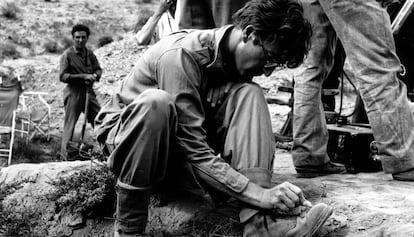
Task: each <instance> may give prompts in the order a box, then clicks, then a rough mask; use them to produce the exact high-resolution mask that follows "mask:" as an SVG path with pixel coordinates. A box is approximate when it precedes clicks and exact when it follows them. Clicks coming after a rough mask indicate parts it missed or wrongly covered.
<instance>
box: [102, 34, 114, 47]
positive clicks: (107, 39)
mask: <svg viewBox="0 0 414 237" xmlns="http://www.w3.org/2000/svg"><path fill="white" fill-rule="evenodd" d="M112 42H114V39H113V38H112V37H111V36H108V35H104V36H102V37H100V38H99V39H98V48H100V47H102V46H104V45H107V44H110V43H112Z"/></svg>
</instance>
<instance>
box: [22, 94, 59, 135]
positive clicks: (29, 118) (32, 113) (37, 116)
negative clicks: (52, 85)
mask: <svg viewBox="0 0 414 237" xmlns="http://www.w3.org/2000/svg"><path fill="white" fill-rule="evenodd" d="M45 95H47V93H46V92H38V91H24V92H23V93H22V94H21V95H20V105H21V107H20V109H19V111H18V112H17V118H19V120H20V122H21V128H20V132H22V133H27V134H28V136H27V140H26V142H28V140H29V139H30V138H33V136H34V135H35V134H36V132H38V133H40V134H42V135H43V136H45V137H46V139H47V140H49V138H50V114H51V107H50V105H49V104H48V103H47V102H46V100H45V99H44V97H43V96H45ZM45 124H46V126H47V127H46V128H44V127H43V125H45ZM29 137H30V138H29Z"/></svg>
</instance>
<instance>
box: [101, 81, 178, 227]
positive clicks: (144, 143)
mask: <svg viewBox="0 0 414 237" xmlns="http://www.w3.org/2000/svg"><path fill="white" fill-rule="evenodd" d="M176 117H177V115H176V110H175V105H174V101H173V99H172V97H171V96H170V95H169V94H168V93H167V92H165V91H162V90H156V89H149V90H146V91H144V92H143V93H141V94H140V95H139V96H138V97H137V98H136V99H135V100H134V101H133V102H132V103H131V104H129V105H128V106H127V107H126V108H124V109H123V111H122V113H121V114H120V117H119V119H118V123H117V124H116V125H115V126H114V127H113V128H112V129H111V131H110V132H109V133H108V136H107V139H106V144H105V145H106V146H107V147H108V149H109V150H110V151H111V155H110V157H109V160H108V163H109V167H110V169H111V170H112V171H113V172H114V174H115V175H116V176H117V177H118V182H117V204H116V221H115V233H116V234H119V233H131V234H136V233H142V232H143V231H145V226H146V223H147V217H148V204H149V197H150V192H151V188H152V186H153V185H154V184H155V183H157V182H159V181H160V180H162V179H163V177H164V175H165V173H166V169H167V162H168V152H169V149H170V139H171V137H173V134H174V133H175V131H176V126H177V121H176Z"/></svg>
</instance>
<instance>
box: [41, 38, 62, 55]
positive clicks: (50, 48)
mask: <svg viewBox="0 0 414 237" xmlns="http://www.w3.org/2000/svg"><path fill="white" fill-rule="evenodd" d="M43 48H44V49H45V51H46V52H49V53H59V52H61V51H62V49H61V48H60V47H59V44H58V43H57V42H56V41H55V40H52V39H47V40H46V41H45V42H44V43H43Z"/></svg>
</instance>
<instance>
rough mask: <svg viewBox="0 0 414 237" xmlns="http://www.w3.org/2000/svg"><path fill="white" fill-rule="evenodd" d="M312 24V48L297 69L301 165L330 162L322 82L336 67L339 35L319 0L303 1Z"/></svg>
mask: <svg viewBox="0 0 414 237" xmlns="http://www.w3.org/2000/svg"><path fill="white" fill-rule="evenodd" d="M301 2H302V4H303V6H304V16H305V18H306V19H308V20H309V22H310V23H311V24H312V30H313V35H312V39H311V41H312V48H311V49H310V51H309V54H308V56H307V57H306V60H305V62H304V63H303V64H302V65H301V66H299V68H297V69H296V70H294V80H295V84H294V105H293V148H292V158H293V162H294V164H295V166H296V167H298V166H320V165H323V164H325V163H327V162H328V161H329V157H328V154H327V145H328V130H327V127H326V122H325V115H324V111H323V104H322V100H321V94H322V84H323V82H324V80H325V79H326V77H327V76H328V74H329V72H330V71H331V69H332V66H333V60H334V58H333V57H334V53H335V46H336V36H335V33H334V31H333V28H332V26H331V25H330V23H329V20H328V18H327V17H326V15H325V14H324V12H323V11H322V8H321V6H320V5H319V2H318V0H301Z"/></svg>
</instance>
